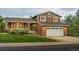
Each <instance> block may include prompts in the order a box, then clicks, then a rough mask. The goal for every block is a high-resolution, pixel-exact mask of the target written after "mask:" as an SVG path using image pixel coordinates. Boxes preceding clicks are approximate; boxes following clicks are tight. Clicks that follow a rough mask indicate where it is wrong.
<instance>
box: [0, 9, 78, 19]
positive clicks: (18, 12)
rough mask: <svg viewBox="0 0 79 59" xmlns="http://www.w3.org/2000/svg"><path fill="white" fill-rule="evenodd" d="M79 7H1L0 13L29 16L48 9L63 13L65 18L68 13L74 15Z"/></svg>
mask: <svg viewBox="0 0 79 59" xmlns="http://www.w3.org/2000/svg"><path fill="white" fill-rule="evenodd" d="M77 9H78V8H0V15H2V16H3V17H27V18H28V17H29V16H34V15H37V14H40V13H43V12H46V11H52V12H54V13H56V14H59V15H61V16H62V17H61V19H64V16H66V15H69V14H71V15H74V14H75V13H76V11H77Z"/></svg>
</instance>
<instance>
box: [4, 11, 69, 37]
mask: <svg viewBox="0 0 79 59" xmlns="http://www.w3.org/2000/svg"><path fill="white" fill-rule="evenodd" d="M60 17H61V16H60V15H58V14H55V13H53V12H51V11H48V12H45V13H41V14H38V15H35V16H34V17H30V18H10V17H6V18H5V23H6V28H7V29H13V28H17V29H23V28H27V27H28V28H29V29H30V30H31V31H36V32H37V33H38V34H39V35H40V36H67V35H68V25H66V24H65V23H61V22H60Z"/></svg>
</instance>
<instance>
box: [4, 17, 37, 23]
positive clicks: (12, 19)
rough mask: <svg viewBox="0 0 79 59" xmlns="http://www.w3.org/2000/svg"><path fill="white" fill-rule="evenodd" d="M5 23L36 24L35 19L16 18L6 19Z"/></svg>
mask: <svg viewBox="0 0 79 59" xmlns="http://www.w3.org/2000/svg"><path fill="white" fill-rule="evenodd" d="M5 22H23V23H33V22H34V23H36V21H34V20H33V19H30V18H14V17H5Z"/></svg>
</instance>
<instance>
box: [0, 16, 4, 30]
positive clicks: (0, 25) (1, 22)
mask: <svg viewBox="0 0 79 59" xmlns="http://www.w3.org/2000/svg"><path fill="white" fill-rule="evenodd" d="M4 28H5V23H4V18H3V17H2V16H0V32H2V31H3V30H4Z"/></svg>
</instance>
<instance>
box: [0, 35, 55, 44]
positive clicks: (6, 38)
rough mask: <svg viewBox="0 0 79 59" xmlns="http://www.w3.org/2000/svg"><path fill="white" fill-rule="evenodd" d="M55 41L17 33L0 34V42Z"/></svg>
mask: <svg viewBox="0 0 79 59" xmlns="http://www.w3.org/2000/svg"><path fill="white" fill-rule="evenodd" d="M14 42H16V43H19V42H20V43H21V42H57V41H56V40H54V39H49V38H43V37H35V36H28V35H19V34H0V43H14Z"/></svg>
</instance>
